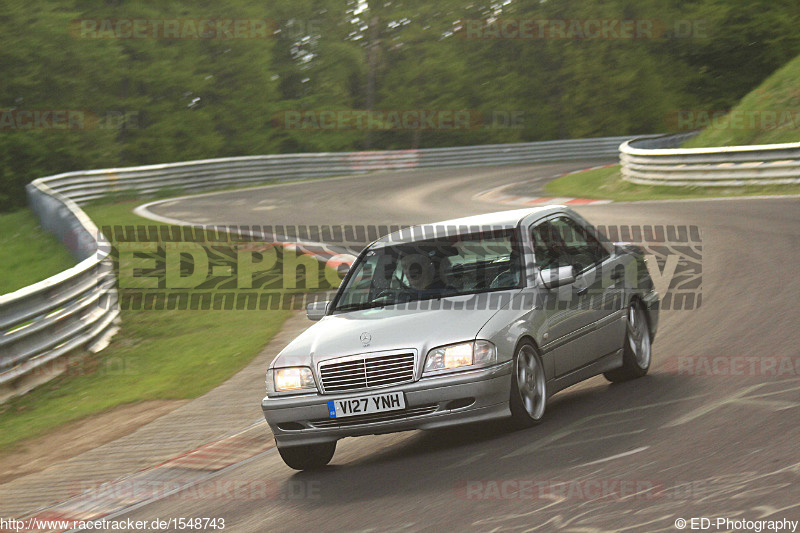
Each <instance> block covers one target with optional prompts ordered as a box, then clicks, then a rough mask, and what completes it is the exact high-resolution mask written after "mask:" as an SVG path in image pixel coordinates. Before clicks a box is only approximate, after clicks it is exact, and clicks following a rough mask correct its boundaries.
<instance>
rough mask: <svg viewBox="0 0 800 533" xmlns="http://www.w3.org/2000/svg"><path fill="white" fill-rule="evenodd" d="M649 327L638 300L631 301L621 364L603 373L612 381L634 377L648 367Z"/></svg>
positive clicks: (645, 371) (645, 370)
mask: <svg viewBox="0 0 800 533" xmlns="http://www.w3.org/2000/svg"><path fill="white" fill-rule="evenodd" d="M650 359H651V346H650V327H649V325H648V323H647V314H646V313H645V311H644V307H643V306H642V303H641V302H640V301H639V300H634V301H632V302H631V305H630V307H629V308H628V320H627V326H626V328H625V341H624V344H623V348H622V366H621V367H620V368H617V369H615V370H611V371H609V372H605V373H604V374H603V375H604V376H605V377H606V379H607V380H608V381H611V382H612V383H619V382H621V381H628V380H630V379H636V378H640V377H642V376H644V375H645V374H647V371H648V370H649V369H650Z"/></svg>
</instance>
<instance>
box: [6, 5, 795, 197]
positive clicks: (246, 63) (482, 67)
mask: <svg viewBox="0 0 800 533" xmlns="http://www.w3.org/2000/svg"><path fill="white" fill-rule="evenodd" d="M4 7H5V9H4V10H3V14H2V15H0V43H1V44H2V45H1V46H0V65H2V68H3V79H2V82H0V112H3V111H8V110H11V111H15V110H16V111H19V110H57V109H66V110H85V111H86V113H87V117H93V118H92V120H88V123H89V126H87V127H83V128H79V129H75V130H66V131H51V130H48V129H44V130H41V129H34V130H17V129H15V128H11V129H8V128H1V127H0V211H2V210H10V209H14V208H17V207H20V206H22V205H23V204H24V194H23V187H24V185H25V184H26V183H27V182H29V181H31V180H32V179H35V178H36V177H40V176H44V175H49V174H55V173H59V172H66V171H70V170H78V169H89V168H103V167H116V166H128V165H139V164H152V163H165V162H171V161H183V160H190V159H200V158H212V157H225V156H238V155H253V154H268V153H286V152H309V151H340V150H362V149H366V148H369V149H405V148H415V147H420V148H424V147H437V146H454V145H466V144H478V143H502V142H522V141H537V140H546V139H555V138H566V137H584V136H598V135H622V134H629V133H642V132H655V131H665V130H668V129H669V128H670V121H669V117H670V116H671V113H672V114H674V111H675V110H680V109H696V108H711V109H723V110H725V109H730V108H731V106H733V105H734V104H735V103H736V102H737V101H738V100H739V98H741V97H742V96H743V95H745V94H747V92H749V91H750V90H752V89H753V88H754V87H755V86H757V85H758V84H759V83H760V82H761V81H762V80H763V79H764V78H765V77H766V76H768V75H769V74H770V73H771V72H773V71H774V70H776V69H777V68H779V67H780V66H781V65H783V64H784V63H786V62H787V61H788V60H790V59H791V58H792V57H794V56H796V55H797V54H798V53H800V34H798V33H797V32H796V31H795V28H797V27H798V25H800V10H798V9H797V3H796V2H795V1H794V0H757V1H754V2H750V3H748V4H747V5H743V4H742V3H741V2H739V1H738V0H693V1H691V2H663V1H661V0H641V1H636V2H634V1H632V0H606V1H602V2H601V1H599V0H594V1H578V0H558V1H548V2H541V1H539V0H510V1H507V2H488V1H486V0H478V1H470V2H466V1H463V0H441V1H439V2H429V1H423V0H394V1H392V2H387V1H384V0H345V1H344V2H342V1H341V0H274V1H272V2H255V1H254V0H221V1H218V2H208V1H202V2H189V1H187V0H179V1H175V2H169V3H160V4H159V3H138V2H129V1H125V0H114V1H111V0H109V1H106V2H96V1H90V0H69V1H66V2H55V1H53V0H30V1H29V2H24V3H23V2H10V3H9V5H7V6H4ZM137 18H139V19H156V20H165V19H179V20H190V19H195V20H197V19H246V20H253V19H262V20H264V19H265V20H268V21H270V27H269V29H270V34H269V35H268V36H267V37H268V38H251V39H154V38H131V39H119V38H81V35H80V32H79V31H76V25H75V23H74V22H73V21H76V20H78V21H79V20H86V19H91V20H103V19H137ZM494 18H497V19H529V20H530V19H536V20H542V19H565V20H575V19H577V20H591V19H596V20H613V19H635V20H649V21H654V22H655V23H656V25H657V26H658V29H659V31H658V32H656V35H654V38H652V39H603V38H599V39H597V38H588V39H571V38H568V39H532V40H530V39H470V38H467V37H465V34H464V32H463V28H464V25H465V23H466V22H467V21H487V20H492V19H494ZM686 27H688V28H689V30H690V31H688V32H687V31H684V30H685V28H686ZM460 30H461V31H460ZM323 109H325V110H354V109H361V110H364V109H374V110H392V109H424V110H469V111H470V114H471V116H473V117H478V118H479V120H476V121H475V123H473V124H472V127H470V128H467V129H455V130H452V129H435V128H434V129H424V130H414V129H405V130H404V129H402V128H401V129H388V130H375V131H364V130H363V129H358V128H356V129H353V128H346V127H342V128H332V129H329V130H322V131H320V130H316V129H310V130H309V129H289V128H285V127H284V126H283V125H282V123H281V121H280V120H279V117H280V115H281V112H282V111H286V110H313V111H320V110H323Z"/></svg>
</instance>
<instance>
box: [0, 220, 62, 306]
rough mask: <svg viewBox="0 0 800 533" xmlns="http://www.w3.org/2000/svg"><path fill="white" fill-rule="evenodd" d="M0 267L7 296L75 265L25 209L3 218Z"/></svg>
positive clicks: (0, 290)
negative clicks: (0, 266)
mask: <svg viewBox="0 0 800 533" xmlns="http://www.w3.org/2000/svg"><path fill="white" fill-rule="evenodd" d="M0 264H1V265H3V275H2V276H0V294H6V293H9V292H13V291H16V290H17V289H21V288H22V287H25V286H27V285H31V284H33V283H36V282H38V281H42V280H44V279H47V278H49V277H50V276H54V275H55V274H58V273H59V272H61V271H63V270H66V269H68V268H70V267H72V266H75V261H74V260H73V259H72V256H70V254H69V252H67V250H66V248H64V245H62V244H61V243H60V242H58V239H56V238H55V237H54V236H53V235H52V234H50V233H47V232H46V231H44V230H43V229H42V228H41V226H39V222H38V221H37V220H36V216H35V215H34V214H33V213H32V212H31V211H28V210H27V209H25V210H21V211H16V212H14V213H6V214H2V215H0Z"/></svg>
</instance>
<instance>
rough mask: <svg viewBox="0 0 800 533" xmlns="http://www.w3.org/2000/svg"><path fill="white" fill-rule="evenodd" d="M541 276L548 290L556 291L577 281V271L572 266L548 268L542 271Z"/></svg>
mask: <svg viewBox="0 0 800 533" xmlns="http://www.w3.org/2000/svg"><path fill="white" fill-rule="evenodd" d="M539 275H540V276H541V278H542V283H543V284H544V286H545V287H547V288H548V289H554V288H556V287H560V286H562V285H569V284H570V283H573V282H574V281H575V269H574V268H573V267H572V265H568V266H563V267H558V268H548V269H546V270H542V271H541V272H540V273H539Z"/></svg>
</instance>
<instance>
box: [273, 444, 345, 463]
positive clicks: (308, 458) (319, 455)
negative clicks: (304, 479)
mask: <svg viewBox="0 0 800 533" xmlns="http://www.w3.org/2000/svg"><path fill="white" fill-rule="evenodd" d="M335 451H336V441H333V442H323V443H322V444H306V445H303V446H288V447H286V448H282V447H281V446H278V453H279V454H281V459H283V462H284V463H286V466H288V467H289V468H294V469H295V470H316V469H318V468H322V467H323V466H325V465H327V464H328V463H329V462H330V461H331V459H332V458H333V453H334V452H335Z"/></svg>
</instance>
